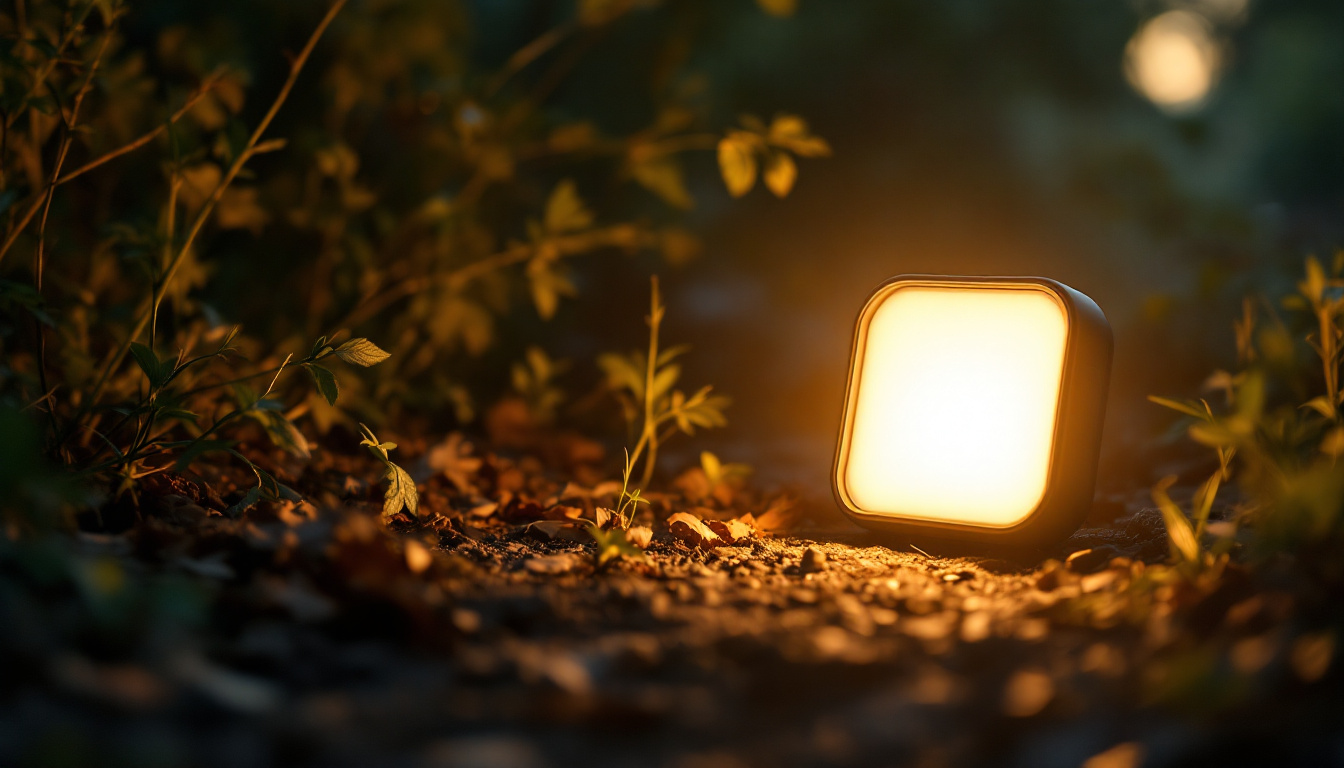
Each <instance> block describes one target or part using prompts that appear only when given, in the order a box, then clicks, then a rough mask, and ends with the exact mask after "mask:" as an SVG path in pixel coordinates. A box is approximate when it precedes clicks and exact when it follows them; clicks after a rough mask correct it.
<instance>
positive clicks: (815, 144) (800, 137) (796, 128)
mask: <svg viewBox="0 0 1344 768" xmlns="http://www.w3.org/2000/svg"><path fill="white" fill-rule="evenodd" d="M768 138H769V140H770V143H771V144H774V145H775V146H777V147H783V148H785V149H787V150H789V151H790V152H793V153H794V154H796V155H798V156H799V157H826V156H827V155H829V154H831V145H829V144H827V143H826V140H825V139H823V138H821V137H820V136H813V135H812V134H811V133H810V132H809V130H808V128H807V122H806V121H805V120H803V118H801V117H798V116H797V115H780V116H779V117H776V118H775V119H774V121H773V122H771V123H770V133H769V136H768Z"/></svg>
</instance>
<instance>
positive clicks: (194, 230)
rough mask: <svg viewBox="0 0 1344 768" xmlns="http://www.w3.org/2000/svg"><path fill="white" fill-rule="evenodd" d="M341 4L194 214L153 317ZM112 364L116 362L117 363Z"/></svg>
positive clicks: (139, 325)
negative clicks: (213, 189)
mask: <svg viewBox="0 0 1344 768" xmlns="http://www.w3.org/2000/svg"><path fill="white" fill-rule="evenodd" d="M345 2H346V0H336V1H335V2H334V3H332V4H331V8H330V9H328V10H327V15H326V16H323V17H322V21H321V22H319V23H318V25H317V29H315V30H313V34H312V36H310V37H309V38H308V42H307V44H305V45H304V46H303V50H301V51H299V55H298V56H296V57H295V58H294V61H293V62H292V63H290V65H289V77H288V78H286V79H285V84H284V85H283V86H281V88H280V93H279V94H278V95H277V96H276V97H275V101H274V102H272V103H271V108H270V109H268V110H267V111H266V114H265V116H264V117H262V118H261V122H260V123H258V124H257V127H256V130H254V131H252V136H251V137H250V138H248V140H247V145H246V146H244V147H243V150H242V151H241V152H239V153H238V156H237V157H236V158H234V160H233V163H231V164H230V165H229V170H228V171H227V172H226V173H225V174H224V178H222V179H220V181H219V185H218V186H216V187H215V191H214V192H212V193H210V198H209V199H208V200H206V202H205V205H203V206H201V210H200V212H199V213H197V214H196V219H195V221H193V222H192V225H191V230H190V231H189V232H188V233H187V237H186V240H185V241H184V242H183V243H182V248H181V249H180V250H178V252H177V255H175V256H174V257H173V259H172V261H170V262H169V263H168V269H167V271H166V272H165V273H164V276H163V280H162V282H161V283H160V286H159V290H158V291H157V292H156V295H155V297H154V306H153V312H155V313H156V312H157V311H158V305H159V302H161V301H162V300H163V294H164V291H165V290H167V288H168V284H169V283H171V282H172V281H173V276H174V275H176V274H177V270H178V267H180V266H181V265H182V259H183V257H184V256H186V254H187V252H188V251H190V250H191V246H192V244H193V243H194V242H195V241H196V236H197V235H199V234H200V232H201V229H202V228H203V227H204V226H205V222H206V220H207V219H209V218H210V214H212V213H213V212H214V210H215V206H216V205H217V204H218V203H219V199H220V198H221V197H223V196H224V190H226V189H228V188H229V185H230V184H232V183H233V180H234V179H235V178H237V176H238V172H239V171H241V170H242V169H243V165H244V164H245V163H246V162H247V161H248V160H250V159H251V158H252V155H253V153H254V152H255V150H256V147H257V144H258V143H259V142H260V141H261V137H262V135H263V134H265V133H266V129H267V128H269V127H270V126H271V121H272V120H274V119H275V116H276V114H278V113H279V112H280V107H281V106H282V105H283V104H284V103H285V100H286V99H288V98H289V92H290V91H291V90H293V88H294V83H295V82H296V81H297V80H298V79H299V73H300V72H302V71H303V66H304V64H306V63H307V62H308V57H309V56H310V55H311V54H312V52H313V48H315V47H316V46H317V41H318V39H319V38H321V37H322V33H323V32H325V31H326V29H327V26H328V25H329V24H331V22H332V19H335V18H336V14H337V13H338V12H339V11H340V10H341V7H342V6H344V5H345ZM151 316H152V314H147V315H144V316H143V317H142V318H141V320H140V322H139V323H137V330H136V331H135V332H134V333H132V334H131V336H130V338H135V337H137V336H139V335H140V333H141V331H143V330H144V326H145V325H146V324H147V323H148V322H149V319H150V317H151ZM128 347H129V345H128ZM123 354H124V353H123ZM114 362H120V360H117V361H114Z"/></svg>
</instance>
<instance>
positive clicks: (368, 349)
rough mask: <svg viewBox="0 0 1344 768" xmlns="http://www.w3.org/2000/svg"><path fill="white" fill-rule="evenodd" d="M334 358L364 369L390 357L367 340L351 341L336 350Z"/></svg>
mask: <svg viewBox="0 0 1344 768" xmlns="http://www.w3.org/2000/svg"><path fill="white" fill-rule="evenodd" d="M336 356H337V357H339V358H340V359H341V360H344V361H345V362H347V363H350V364H351V365H361V366H364V367H365V368H368V367H370V366H374V365H377V364H379V363H381V362H383V361H384V360H386V359H387V358H389V357H391V356H392V355H390V354H388V353H387V352H385V351H383V349H382V348H381V347H379V346H378V345H377V344H374V343H373V342H372V341H369V340H368V339H351V340H349V341H347V342H345V343H344V344H342V345H341V346H339V347H337V348H336Z"/></svg>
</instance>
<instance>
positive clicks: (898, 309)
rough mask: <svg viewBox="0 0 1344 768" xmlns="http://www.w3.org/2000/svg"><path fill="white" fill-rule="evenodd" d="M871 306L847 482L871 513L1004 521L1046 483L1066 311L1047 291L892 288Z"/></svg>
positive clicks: (1027, 509)
mask: <svg viewBox="0 0 1344 768" xmlns="http://www.w3.org/2000/svg"><path fill="white" fill-rule="evenodd" d="M878 300H879V301H881V304H880V305H879V306H878V307H877V308H876V309H875V310H870V312H871V320H870V321H869V324H868V327H867V334H866V336H865V337H864V338H863V339H862V341H861V342H860V343H861V345H862V347H861V349H859V350H858V351H857V355H858V358H857V359H856V361H855V365H856V366H858V367H857V370H856V375H857V376H858V378H857V384H856V386H857V391H856V392H854V393H852V395H851V397H852V402H853V403H854V407H853V413H852V416H851V419H850V427H851V431H850V433H849V437H850V442H849V449H848V452H847V454H846V459H845V465H844V466H843V467H842V468H841V473H842V474H841V477H842V478H843V482H844V485H845V492H846V494H847V495H848V496H849V498H850V500H851V501H852V502H853V504H855V505H856V506H857V507H858V508H860V509H862V510H863V511H865V512H868V513H875V514H890V515H898V516H900V517H904V518H916V519H923V520H938V521H952V522H958V523H969V524H974V525H983V526H993V527H1001V526H1009V525H1012V524H1014V523H1017V522H1020V521H1021V520H1023V519H1025V518H1026V517H1027V516H1029V515H1030V514H1031V513H1032V511H1033V510H1035V509H1036V507H1037V506H1038V505H1039V504H1040V501H1041V498H1042V495H1043V494H1044V493H1045V487H1046V481H1047V475H1048V472H1049V466H1050V454H1051V447H1052V445H1053V440H1054V429H1055V414H1056V410H1057V406H1058V402H1059V391H1060V379H1061V377H1062V375H1063V368H1064V347H1065V339H1066V336H1067V333H1068V321H1067V320H1066V317H1065V311H1064V308H1063V306H1062V305H1061V304H1060V302H1059V300H1058V299H1056V298H1055V297H1054V296H1052V295H1051V294H1050V293H1048V292H1046V291H1045V290H1038V289H1030V288H1010V287H1004V286H995V285H989V284H986V285H967V286H964V287H933V286H918V285H910V286H898V287H897V288H896V289H895V290H893V291H891V292H890V293H888V294H886V296H885V297H884V298H879V299H878Z"/></svg>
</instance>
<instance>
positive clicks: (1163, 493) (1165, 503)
mask: <svg viewBox="0 0 1344 768" xmlns="http://www.w3.org/2000/svg"><path fill="white" fill-rule="evenodd" d="M1175 482H1176V476H1175V475H1171V476H1168V477H1165V478H1163V479H1162V480H1161V481H1160V482H1158V484H1157V485H1155V486H1153V502H1154V503H1156V504H1157V506H1158V509H1160V510H1162V521H1163V522H1164V523H1166V525H1167V537H1168V538H1169V539H1171V549H1172V551H1173V552H1174V553H1175V554H1177V555H1179V556H1180V557H1181V558H1182V559H1183V560H1188V561H1193V560H1196V559H1198V558H1199V540H1198V539H1196V538H1195V531H1194V529H1193V528H1191V527H1190V520H1189V519H1188V518H1186V516H1185V513H1184V512H1182V511H1181V508H1180V507H1178V506H1176V502H1174V501H1172V500H1171V497H1170V496H1168V495H1167V489H1168V488H1170V487H1171V486H1172V484H1173V483H1175Z"/></svg>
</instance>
